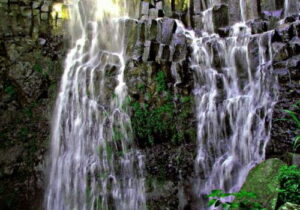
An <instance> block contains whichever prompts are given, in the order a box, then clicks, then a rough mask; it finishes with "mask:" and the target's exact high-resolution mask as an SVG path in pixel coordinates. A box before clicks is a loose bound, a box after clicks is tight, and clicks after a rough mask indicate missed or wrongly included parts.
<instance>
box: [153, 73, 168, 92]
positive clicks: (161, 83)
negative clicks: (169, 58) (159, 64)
mask: <svg viewBox="0 0 300 210" xmlns="http://www.w3.org/2000/svg"><path fill="white" fill-rule="evenodd" d="M155 82H156V91H157V92H158V93H160V92H162V91H165V90H166V89H167V85H166V81H165V74H164V72H163V71H159V72H158V73H157V75H156V78H155Z"/></svg>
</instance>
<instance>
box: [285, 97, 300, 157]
mask: <svg viewBox="0 0 300 210" xmlns="http://www.w3.org/2000/svg"><path fill="white" fill-rule="evenodd" d="M294 107H295V108H296V110H298V111H300V100H298V101H297V103H296V104H295V105H294ZM283 111H284V112H285V113H287V114H288V115H289V116H290V120H291V121H292V122H293V123H294V124H295V125H296V130H295V131H294V133H295V135H296V136H295V138H294V139H293V149H294V151H296V150H297V149H298V147H300V118H299V117H298V115H297V113H296V112H294V111H291V110H283Z"/></svg>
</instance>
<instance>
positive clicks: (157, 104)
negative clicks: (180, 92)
mask: <svg viewBox="0 0 300 210" xmlns="http://www.w3.org/2000/svg"><path fill="white" fill-rule="evenodd" d="M154 81H155V90H154V91H155V92H154V93H151V92H150V91H147V90H146V91H145V97H146V98H147V101H137V100H136V101H130V103H129V104H130V107H131V110H132V111H133V114H132V117H131V121H132V127H133V129H134V133H135V136H136V138H137V139H138V140H139V144H140V145H142V146H146V145H153V144H154V143H158V139H168V140H171V141H172V142H173V143H177V142H179V141H182V139H184V135H185V134H184V132H183V129H178V128H177V125H176V123H175V122H183V121H184V119H186V118H188V117H189V113H190V109H189V108H186V109H183V110H181V112H180V113H176V107H175V106H176V105H175V102H174V95H173V94H172V93H171V91H170V90H168V88H167V84H166V75H165V73H164V72H163V71H159V72H158V73H157V74H156V77H155V79H154ZM137 89H139V90H145V89H146V87H145V85H138V86H137ZM158 97H159V99H158ZM177 97H180V96H177ZM190 101H191V98H190V97H187V96H186V97H183V96H181V97H180V103H181V105H185V104H188V103H190ZM185 132H187V133H191V131H190V130H188V129H187V130H186V131H185ZM191 135H192V134H191Z"/></svg>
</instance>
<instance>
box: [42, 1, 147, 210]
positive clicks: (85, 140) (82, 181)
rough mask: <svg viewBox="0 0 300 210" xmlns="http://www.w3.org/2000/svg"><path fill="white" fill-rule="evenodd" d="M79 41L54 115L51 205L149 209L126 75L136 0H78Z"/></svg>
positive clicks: (74, 27) (73, 30)
mask: <svg viewBox="0 0 300 210" xmlns="http://www.w3.org/2000/svg"><path fill="white" fill-rule="evenodd" d="M71 3H72V4H71V9H70V35H71V38H72V40H71V45H72V46H73V48H72V49H71V50H70V51H69V53H68V55H67V58H66V61H65V71H64V74H63V77H62V80H61V87H60V92H59V95H58V98H57V102H56V108H55V112H54V117H53V123H52V139H51V153H50V166H49V183H48V187H47V191H46V195H45V209H48V210H70V209H72V210H93V209H132V210H140V209H145V192H144V191H145V190H144V175H143V170H144V164H143V156H142V155H141V154H140V152H139V151H137V150H136V149H135V147H134V143H133V134H132V128H131V123H130V118H129V116H128V115H127V107H126V95H127V93H126V92H127V91H126V88H127V87H126V83H125V82H124V68H125V59H124V57H125V56H124V48H125V46H124V29H125V28H124V18H121V17H125V16H127V17H128V16H129V15H131V14H132V13H134V12H132V11H129V9H127V8H130V9H131V10H133V9H132V8H135V5H136V4H135V1H125V0H117V1H107V0H81V1H77V0H74V1H72V2H71Z"/></svg>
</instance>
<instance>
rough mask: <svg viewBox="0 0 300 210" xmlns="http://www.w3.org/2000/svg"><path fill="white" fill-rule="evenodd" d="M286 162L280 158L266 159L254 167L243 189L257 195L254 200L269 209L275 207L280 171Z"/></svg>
mask: <svg viewBox="0 0 300 210" xmlns="http://www.w3.org/2000/svg"><path fill="white" fill-rule="evenodd" d="M284 165H285V163H284V162H282V161H281V160H279V159H275V158H274V159H269V160H266V161H264V162H262V163H260V164H259V165H257V166H256V167H254V168H253V169H252V170H251V171H250V173H249V175H248V177H247V179H246V182H245V183H244V185H243V187H242V190H244V191H247V192H252V193H255V194H256V195H257V198H256V199H254V200H253V201H255V202H258V203H261V204H262V205H263V207H265V208H267V209H275V206H276V203H277V197H278V188H279V182H278V178H277V176H278V173H279V169H280V168H281V167H282V166H284Z"/></svg>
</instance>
